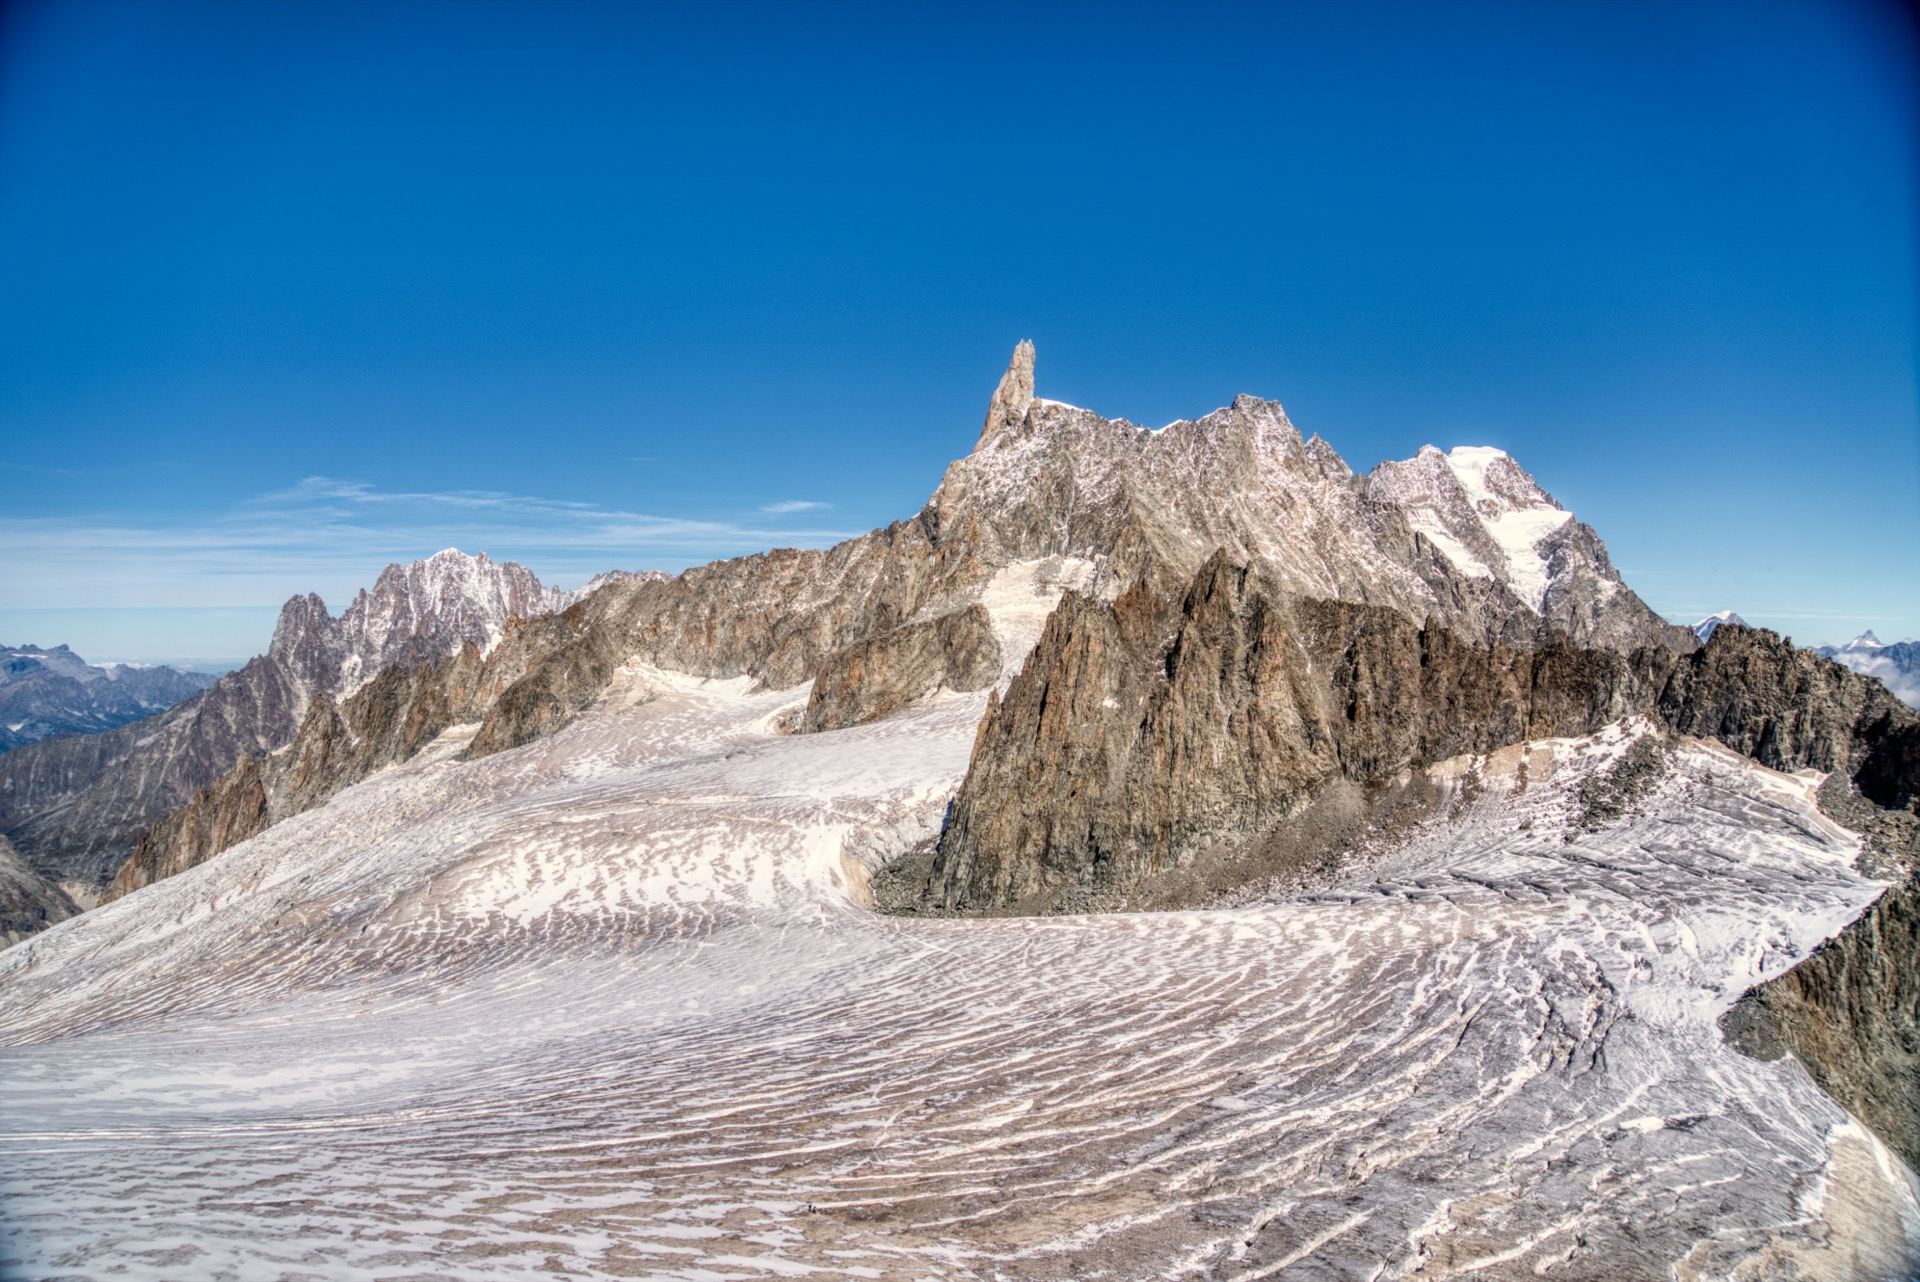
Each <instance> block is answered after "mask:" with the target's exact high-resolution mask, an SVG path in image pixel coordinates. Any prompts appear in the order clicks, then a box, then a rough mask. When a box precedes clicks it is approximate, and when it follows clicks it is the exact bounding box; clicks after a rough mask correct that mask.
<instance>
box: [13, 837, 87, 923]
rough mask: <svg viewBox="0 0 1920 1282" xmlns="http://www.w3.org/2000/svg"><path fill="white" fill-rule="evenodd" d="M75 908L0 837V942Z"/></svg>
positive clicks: (58, 918)
mask: <svg viewBox="0 0 1920 1282" xmlns="http://www.w3.org/2000/svg"><path fill="white" fill-rule="evenodd" d="M79 911H80V905H78V904H76V903H74V902H73V899H72V898H71V897H70V896H69V895H68V894H67V892H66V891H64V890H62V889H61V888H60V887H58V886H56V885H54V884H53V883H52V882H50V881H48V880H47V879H46V878H44V877H42V876H40V874H39V873H36V872H35V871H34V870H33V869H32V868H29V867H28V866H27V861H26V860H24V859H22V858H21V857H20V853H19V852H18V851H16V850H15V849H14V848H13V845H12V843H10V842H9V841H8V840H7V839H6V838H5V837H0V946H4V945H6V944H17V943H19V942H20V941H21V940H23V939H25V938H26V937H27V936H29V935H33V934H38V933H39V932H40V931H43V930H45V929H46V928H47V927H49V926H51V925H53V924H54V923H55V922H62V921H65V920H66V919H67V918H69V917H72V916H74V915H75V914H77V913H78V912H79Z"/></svg>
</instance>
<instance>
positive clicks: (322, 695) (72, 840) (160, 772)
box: [0, 549, 636, 903]
mask: <svg viewBox="0 0 1920 1282" xmlns="http://www.w3.org/2000/svg"><path fill="white" fill-rule="evenodd" d="M635 577H636V576H634V575H630V574H625V573H623V572H616V573H615V574H613V575H610V576H609V575H602V576H600V578H598V579H596V580H595V581H594V582H593V583H590V584H588V585H587V586H586V587H584V588H581V589H578V590H576V591H570V592H569V591H562V590H560V589H557V588H549V587H546V586H544V585H543V584H541V582H540V580H539V579H538V578H537V577H535V576H534V574H533V572H532V571H531V570H528V569H527V568H526V567H524V566H522V565H519V564H516V563H514V562H511V561H510V562H507V563H505V564H499V563H496V562H494V561H492V560H490V559H489V558H488V557H487V556H486V554H485V553H481V554H479V555H477V556H468V555H466V554H465V553H462V552H459V551H456V550H453V549H448V550H447V551H444V552H439V553H436V554H435V555H433V556H431V557H428V558H427V559H425V560H422V561H415V562H413V563H412V564H410V565H390V566H388V567H387V568H386V569H385V570H383V571H382V572H381V574H380V577H379V579H378V581H376V582H375V584H374V586H373V587H372V589H371V590H362V591H361V592H360V593H359V595H358V596H356V597H355V598H354V600H353V601H352V603H351V604H349V605H348V606H347V608H346V609H345V610H343V611H342V612H341V613H340V615H339V617H337V618H336V617H334V616H333V615H331V614H329V613H328V611H327V607H326V603H325V602H324V601H322V600H321V599H320V598H319V597H318V596H315V595H312V594H308V595H305V596H297V597H294V598H292V599H291V600H289V601H288V602H287V603H286V604H285V605H284V606H282V607H281V610H280V620H279V623H278V624H277V626H276V627H275V628H274V634H273V641H272V643H271V644H270V645H269V646H268V647H267V652H266V653H265V654H264V655H261V656H259V657H257V658H255V659H253V660H251V661H249V662H248V663H247V664H246V666H244V667H242V668H239V669H236V670H235V671H233V672H230V673H228V674H227V675H225V676H223V677H221V678H219V679H218V680H217V681H214V680H211V679H208V678H201V677H200V675H199V674H189V676H190V677H191V679H193V680H195V681H196V684H195V685H193V686H192V687H191V688H189V689H188V690H187V691H186V694H187V696H190V697H186V698H184V699H178V700H175V701H172V706H171V707H169V706H167V704H166V703H160V702H156V703H154V704H152V705H151V706H147V707H139V708H136V709H134V710H133V711H131V712H130V713H129V714H128V715H127V716H123V717H121V718H120V721H119V722H117V723H115V724H114V725H113V726H112V727H111V728H109V727H108V726H105V725H99V726H95V727H93V728H94V729H96V730H99V731H104V733H94V734H75V735H70V736H69V737H64V738H46V739H41V740H39V741H38V742H33V743H23V745H22V746H21V747H18V748H16V749H14V750H13V751H11V752H8V753H6V754H4V755H0V834H4V835H5V836H6V837H8V838H9V839H10V840H11V841H12V843H13V845H14V847H15V848H16V849H17V850H18V852H19V854H20V856H21V858H22V859H23V860H24V862H25V863H26V865H27V866H28V867H29V868H31V869H32V870H33V872H35V873H36V874H37V875H39V876H41V877H44V878H46V879H47V880H48V881H50V882H54V883H58V884H60V885H63V886H65V887H66V888H67V889H68V891H69V892H70V893H72V894H73V895H74V897H75V898H76V899H77V900H78V901H80V902H82V903H91V902H93V899H94V897H95V895H97V893H98V892H99V890H100V889H101V887H103V886H104V885H105V883H106V882H107V881H108V880H109V879H110V878H111V877H112V876H113V874H114V872H115V870H117V869H118V868H119V867H120V865H121V864H122V863H124V862H125V861H126V859H127V856H128V855H129V854H130V853H131V852H132V850H133V846H134V843H135V841H136V840H137V839H138V838H139V836H140V834H141V832H143V831H144V830H145V829H146V827H147V825H149V824H150V823H152V822H153V821H154V820H155V819H158V818H160V817H161V816H163V815H165V814H167V813H168V812H169V811H171V810H173V809H175V808H176V807H179V806H183V805H185V804H186V803H187V802H188V801H190V800H192V799H193V796H194V794H195V793H197V792H198V791H199V790H200V789H202V788H204V787H206V786H207V785H209V784H211V783H212V782H213V781H214V780H216V779H218V778H219V777H220V776H221V775H222V774H224V773H225V772H226V771H227V770H229V769H230V768H231V767H232V766H233V765H234V763H235V762H237V761H239V760H240V759H241V758H243V757H250V756H259V755H262V754H265V753H269V752H272V751H274V750H275V749H277V748H280V747H282V746H284V745H285V744H286V743H287V742H288V741H289V740H291V739H292V738H293V736H294V733H295V731H297V730H298V729H299V728H300V725H301V723H302V721H303V720H304V719H305V718H306V716H307V714H308V712H309V710H310V709H311V708H312V707H313V705H314V704H315V702H316V701H318V700H328V699H337V698H344V697H346V696H347V695H349V694H351V693H353V692H354V691H356V690H358V689H360V688H361V687H362V686H364V685H366V684H367V683H368V682H369V681H371V680H372V679H373V678H374V677H375V676H376V675H377V674H378V673H380V672H381V671H383V670H386V669H389V668H397V669H399V670H401V671H403V672H410V671H413V670H416V669H418V668H420V667H421V666H423V665H425V664H428V663H431V662H433V661H435V660H438V659H443V658H446V657H447V656H449V655H452V654H454V653H456V652H458V651H459V650H460V649H461V648H462V647H463V646H469V645H471V646H473V647H474V648H475V650H476V652H477V653H479V654H485V653H487V652H489V651H491V650H492V649H493V648H494V646H495V645H497V644H498V643H499V641H500V639H501V637H502V636H503V635H504V634H505V632H506V631H507V630H508V629H509V628H510V627H511V626H513V624H514V622H515V621H516V620H521V619H527V618H531V617H533V616H535V615H539V614H545V613H548V612H550V611H554V610H561V609H565V608H566V607H567V606H569V605H571V604H573V603H574V602H576V601H578V600H580V599H581V598H582V597H584V596H586V595H587V594H589V593H591V592H593V591H595V590H597V589H598V588H599V587H600V586H602V585H603V584H605V583H606V582H610V581H611V582H617V581H622V580H631V579H633V578H635ZM17 653H18V654H20V655H21V656H22V659H21V662H22V663H28V664H32V665H37V666H38V668H42V669H48V670H50V671H53V672H56V673H65V674H66V675H65V676H63V677H62V678H61V679H63V680H67V681H69V682H80V681H82V680H91V682H92V684H93V685H95V686H101V687H104V688H108V689H126V690H130V691H136V690H139V691H144V690H146V689H148V688H149V686H150V684H151V682H150V680H149V679H148V678H145V677H143V676H142V675H141V674H142V673H152V672H163V671H164V672H171V671H173V670H172V669H138V668H128V669H124V670H122V671H121V672H120V673H119V675H118V676H108V675H107V670H104V669H91V671H93V672H95V673H98V674H100V675H98V676H96V677H93V678H84V677H83V676H82V675H81V673H80V671H79V670H86V665H84V664H81V663H80V660H79V659H78V658H77V657H75V656H73V655H72V654H71V652H69V651H66V650H64V649H59V650H54V651H31V650H21V651H18V652H17ZM123 682H124V683H127V684H125V685H124V686H123V685H121V683H123ZM9 688H10V687H0V697H4V696H5V694H6V691H7V689H9ZM160 709H165V710H164V711H160ZM156 714H157V715H156ZM135 717H140V718H143V719H141V720H137V721H136V720H134V719H133V718H135ZM8 720H9V721H15V720H21V718H19V717H9V718H8ZM122 723H124V724H122ZM23 724H24V723H23Z"/></svg>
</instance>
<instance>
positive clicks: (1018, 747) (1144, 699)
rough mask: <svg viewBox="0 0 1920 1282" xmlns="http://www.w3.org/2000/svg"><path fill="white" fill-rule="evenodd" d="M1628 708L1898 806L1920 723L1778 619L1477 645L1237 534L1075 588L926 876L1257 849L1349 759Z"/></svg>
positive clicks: (1021, 895) (969, 781) (1007, 886)
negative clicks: (1182, 560)
mask: <svg viewBox="0 0 1920 1282" xmlns="http://www.w3.org/2000/svg"><path fill="white" fill-rule="evenodd" d="M1633 715H1649V716H1654V717H1657V718H1658V719H1660V720H1661V721H1662V722H1664V723H1665V724H1666V725H1667V726H1669V727H1670V728H1672V729H1673V730H1675V731H1677V732H1679V733H1683V734H1690V735H1698V736H1701V737H1705V738H1713V739H1717V740H1719V741H1721V742H1723V743H1725V744H1727V745H1728V746H1729V747H1732V748H1734V749H1736V750H1738V751H1740V752H1743V753H1745V754H1746V755H1748V756H1750V757H1753V758H1754V759H1756V760H1758V761H1760V762H1761V763H1762V764H1764V765H1768V766H1771V767H1774V768H1776V769H1781V770H1797V769H1803V768H1807V767H1812V768H1815V769H1820V770H1826V771H1839V772H1840V773H1841V774H1842V775H1844V776H1849V777H1855V778H1858V779H1859V780H1861V781H1862V784H1863V788H1864V789H1865V790H1867V791H1868V792H1869V795H1871V796H1872V797H1873V799H1874V800H1876V801H1879V802H1881V803H1882V804H1886V803H1899V804H1906V803H1905V801H1904V800H1902V799H1903V798H1904V797H1907V796H1908V795H1909V794H1907V793H1905V792H1903V791H1901V789H1902V788H1903V787H1905V785H1901V784H1898V783H1896V782H1891V781H1893V780H1897V779H1899V778H1910V777H1911V773H1910V770H1909V769H1908V767H1907V766H1905V765H1903V764H1902V763H1905V762H1906V761H1907V759H1908V756H1907V754H1909V753H1910V752H1911V744H1912V743H1913V736H1915V735H1916V734H1920V725H1917V724H1916V723H1920V718H1916V717H1915V715H1914V714H1913V713H1912V711H1911V710H1910V709H1908V708H1906V707H1904V705H1902V704H1900V703H1899V702H1898V701H1897V700H1895V699H1893V698H1892V697H1891V696H1890V695H1889V694H1888V693H1887V692H1886V690H1885V688H1884V687H1883V686H1881V685H1880V683H1878V682H1877V681H1868V680H1864V679H1862V678H1860V677H1858V676H1857V675H1855V674H1853V673H1851V672H1848V671H1847V670H1846V669H1844V668H1842V667H1840V666H1839V665H1838V664H1833V663H1830V662H1827V661H1825V660H1822V659H1819V658H1817V657H1816V656H1813V655H1810V654H1808V653H1807V652H1805V651H1800V650H1795V649H1794V648H1793V647H1792V645H1791V644H1790V643H1788V642H1785V641H1783V640H1782V639H1781V638H1779V637H1777V636H1775V635H1773V634H1772V633H1768V632H1763V631H1758V630H1754V629H1747V628H1724V629H1721V630H1720V631H1718V632H1716V634H1715V636H1714V639H1713V641H1712V642H1711V643H1710V644H1709V645H1707V646H1706V647H1704V648H1703V649H1701V650H1699V651H1696V652H1695V653H1693V654H1690V655H1681V654H1679V653H1676V652H1675V651H1673V650H1670V649H1667V648H1665V647H1658V646H1655V647H1645V648H1642V649H1640V650H1638V651H1636V652H1635V653H1633V654H1632V655H1622V654H1618V653H1616V652H1614V651H1611V650H1606V649H1602V648H1597V647H1596V648H1583V647H1576V646H1574V645H1572V644H1570V643H1568V642H1566V641H1564V640H1554V641H1551V642H1549V643H1548V644H1546V645H1542V646H1538V647H1536V648H1534V649H1531V650H1526V649H1517V648H1512V647H1508V646H1505V645H1502V644H1500V643H1497V642H1496V643H1494V644H1492V645H1485V644H1481V643H1479V642H1477V641H1475V640H1471V639H1463V638H1461V637H1459V636H1458V635H1457V634H1455V633H1454V632H1453V631H1452V630H1450V629H1448V628H1446V627H1443V626H1441V625H1439V624H1438V623H1437V622H1429V623H1428V624H1427V625H1426V626H1424V627H1423V626H1420V625H1418V624H1415V623H1414V622H1413V621H1411V620H1409V619H1407V618H1406V617H1405V616H1403V615H1401V614H1399V613H1398V612H1396V611H1392V610H1385V609H1380V608H1378V607H1370V606H1361V605H1354V604H1349V603H1344V602H1330V601H1323V600H1315V599H1311V598H1302V597H1298V596H1294V595H1292V594H1290V593H1287V592H1285V591H1284V590H1281V589H1279V588H1276V587H1275V586H1273V585H1272V584H1271V583H1270V582H1263V581H1262V580H1261V578H1260V577H1259V576H1258V575H1257V574H1256V573H1255V572H1254V571H1253V570H1252V569H1251V568H1250V567H1247V566H1244V565H1240V564H1236V563H1234V562H1233V561H1231V560H1230V559H1229V558H1228V557H1227V556H1226V555H1225V554H1224V553H1222V554H1219V555H1216V556H1215V557H1214V558H1213V559H1212V560H1211V561H1209V562H1208V563H1207V565H1205V566H1204V567H1203V568H1202V569H1201V571H1200V573H1199V574H1198V575H1197V576H1196V577H1195V578H1194V580H1193V581H1192V583H1191V584H1190V585H1189V586H1188V588H1187V590H1186V591H1185V593H1184V594H1183V595H1182V596H1180V597H1179V598H1162V597H1159V596H1157V595H1156V594H1155V593H1154V592H1153V591H1152V590H1151V589H1150V588H1149V587H1148V586H1147V584H1146V581H1144V580H1143V582H1142V584H1141V585H1140V586H1138V587H1136V588H1135V589H1134V590H1132V591H1129V592H1128V593H1125V594H1123V595H1122V596H1120V597H1119V598H1118V599H1117V600H1115V601H1113V602H1111V603H1107V602H1102V601H1099V600H1097V599H1094V598H1091V597H1086V596H1070V597H1069V598H1068V599H1067V600H1066V601H1065V602H1064V603H1063V604H1062V606H1061V608H1060V609H1059V610H1058V611H1057V612H1056V613H1055V614H1054V615H1053V617H1052V618H1051V619H1049V621H1048V625H1047V629H1046V633H1045V635H1044V636H1043V637H1042V639H1041V642H1040V644H1039V646H1038V648H1037V649H1036V650H1035V651H1034V653H1033V655H1032V656H1031V658H1030V659H1029V660H1028V663H1027V665H1026V667H1025V669H1024V670H1023V671H1022V672H1021V673H1020V675H1019V676H1018V677H1016V678H1015V679H1014V681H1013V682H1012V684H1011V685H1010V686H1009V687H1008V690H1007V693H1006V697H1005V698H1004V699H1001V700H996V701H995V702H994V703H993V704H992V705H991V706H990V707H989V709H988V712H987V715H986V718H985V720H984V722H983V724H982V726H981V731H980V737H979V740H978V743H977V745H976V748H975V751H974V756H973V760H972V763H971V765H970V766H969V769H968V773H967V778H966V781H965V783H964V784H963V785H962V787H961V790H960V793H959V796H958V797H957V798H956V800H955V802H954V807H953V812H952V819H951V823H950V825H949V827H948V828H947V831H946V833H945V834H944V835H943V837H942V839H941V843H940V847H939V852H938V855H937V857H936V859H935V861H934V864H933V869H932V885H931V887H930V889H931V891H932V893H933V894H934V895H935V896H937V897H938V899H939V900H940V901H941V902H942V903H943V904H944V906H945V907H946V908H948V909H957V910H995V909H1006V908H1009V907H1019V906H1021V905H1028V906H1031V907H1034V908H1041V907H1045V906H1046V905H1048V904H1051V903H1057V902H1059V901H1060V900H1061V899H1062V898H1063V897H1071V896H1072V895H1074V894H1076V893H1078V892H1082V891H1086V890H1088V889H1092V890H1096V891H1101V890H1104V891H1125V890H1128V889H1130V888H1132V887H1134V886H1136V885H1138V884H1139V883H1141V882H1142V881H1144V880H1146V879H1148V878H1151V877H1153V876H1154V875H1155V874H1157V873H1161V872H1163V871H1166V870H1169V869H1173V868H1176V867H1180V866H1183V865H1184V864H1186V863H1187V862H1188V861H1190V860H1191V859H1192V858H1193V857H1194V856H1195V855H1196V854H1198V853H1200V852H1203V851H1207V850H1210V849H1212V848H1214V847H1216V846H1220V845H1223V844H1225V845H1228V846H1230V847H1238V848H1241V849H1251V848H1252V847H1253V846H1255V845H1256V844H1258V843H1259V842H1261V841H1262V840H1265V839H1267V838H1268V836H1269V834H1270V833H1271V831H1272V830H1273V829H1274V827H1275V826H1276V825H1280V824H1283V823H1284V822H1285V821H1286V820H1288V819H1289V818H1290V817H1291V816H1293V815H1295V814H1297V813H1299V812H1300V811H1302V810H1304V809H1305V808H1306V807H1307V806H1308V805H1310V804H1311V803H1312V802H1313V800H1314V799H1315V797H1316V796H1317V795H1319V794H1320V792H1321V791H1322V790H1323V789H1325V788H1326V787H1327V786H1328V785H1329V784H1330V783H1332V782H1333V781H1335V780H1341V781H1344V782H1347V783H1351V784H1357V785H1360V786H1361V787H1363V788H1365V787H1375V786H1379V785H1382V784H1385V783H1387V782H1389V781H1391V780H1393V779H1395V778H1396V777H1398V776H1401V775H1403V774H1404V773H1405V772H1407V771H1410V770H1413V769H1415V768H1417V767H1420V766H1422V765H1425V764H1429V763H1432V762H1436V761H1439V760H1442V759H1444V758H1448V757H1454V756H1458V755H1461V754H1464V753H1484V752H1488V751H1491V750H1493V749H1495V748H1499V747H1503V746H1507V745H1510V744H1517V743H1521V742H1524V741H1526V740H1528V739H1536V738H1547V737H1556V736H1565V735H1579V734H1585V733H1589V732H1591V731H1593V730H1596V729H1598V728H1599V727H1601V726H1603V725H1605V724H1607V723H1608V722H1611V721H1615V720H1618V719H1620V718H1622V717H1626V716H1633ZM1902 771H1908V773H1907V774H1904V775H1903V774H1902ZM1882 775H1885V776H1886V778H1887V780H1888V781H1889V782H1884V783H1883V782H1881V781H1880V779H1881V776H1882Z"/></svg>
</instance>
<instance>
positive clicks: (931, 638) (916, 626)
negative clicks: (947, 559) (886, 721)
mask: <svg viewBox="0 0 1920 1282" xmlns="http://www.w3.org/2000/svg"><path fill="white" fill-rule="evenodd" d="M999 677H1000V643H999V641H998V639H997V638H995V636H994V634H993V620H992V618H991V617H989V615H988V614H987V611H986V610H985V609H984V608H982V607H981V606H979V605H970V606H968V607H966V608H965V609H963V610H955V611H954V612H953V613H951V614H943V615H941V616H940V617H939V618H936V619H922V620H920V621H919V622H916V623H907V624H902V625H901V626H900V627H897V628H894V629H892V630H891V631H887V632H882V633H881V634H880V635H878V636H874V637H868V638H867V639H866V640H863V641H856V642H855V643H854V644H852V645H850V646H848V647H846V648H845V649H843V650H839V651H836V652H835V653H833V654H831V655H829V656H827V658H826V660H825V661H824V662H823V663H822V664H821V665H820V668H819V670H818V671H817V672H816V673H815V674H814V678H813V689H812V690H811V691H810V692H809V694H808V698H807V711H806V715H805V717H804V719H803V720H802V722H801V729H803V730H806V731H810V732H813V731H821V730H839V729H843V728H845V727H847V726H857V725H862V724H864V723H866V722H868V721H875V720H878V719H879V718H881V717H884V716H886V715H887V714H888V713H890V712H897V711H899V710H900V709H901V708H904V707H906V706H907V705H908V704H909V703H912V702H913V701H914V700H915V699H918V698H920V697H921V696H922V695H925V694H928V693H930V692H932V691H934V690H938V689H941V688H942V687H944V688H946V689H949V690H984V689H986V688H987V687H988V686H990V685H992V684H993V683H994V682H995V681H996V680H998V679H999Z"/></svg>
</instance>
